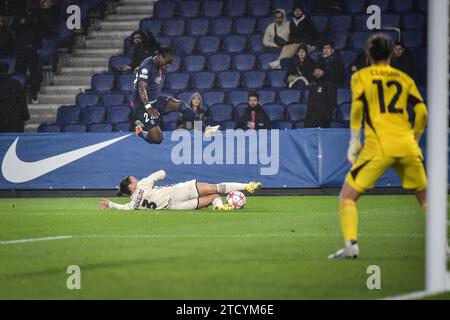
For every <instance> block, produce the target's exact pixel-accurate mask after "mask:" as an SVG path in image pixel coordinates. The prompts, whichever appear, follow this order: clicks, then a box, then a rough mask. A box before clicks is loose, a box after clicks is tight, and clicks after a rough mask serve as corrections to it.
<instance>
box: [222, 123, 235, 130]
mask: <svg viewBox="0 0 450 320" xmlns="http://www.w3.org/2000/svg"><path fill="white" fill-rule="evenodd" d="M235 128H236V121H224V122H222V124H221V125H220V130H234V129H235Z"/></svg>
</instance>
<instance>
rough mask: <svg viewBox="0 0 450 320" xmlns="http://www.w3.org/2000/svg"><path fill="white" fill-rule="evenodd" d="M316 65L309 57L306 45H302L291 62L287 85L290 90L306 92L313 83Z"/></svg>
mask: <svg viewBox="0 0 450 320" xmlns="http://www.w3.org/2000/svg"><path fill="white" fill-rule="evenodd" d="M315 65H316V63H315V62H314V60H313V59H311V57H310V56H309V55H308V48H307V46H306V44H301V45H300V47H299V49H298V51H297V54H296V55H295V56H294V57H292V59H291V61H290V62H289V66H288V69H287V75H286V83H287V85H288V86H289V88H296V89H299V90H301V91H306V90H307V89H308V87H309V85H310V83H311V82H312V81H313V79H314V78H313V73H314V69H315Z"/></svg>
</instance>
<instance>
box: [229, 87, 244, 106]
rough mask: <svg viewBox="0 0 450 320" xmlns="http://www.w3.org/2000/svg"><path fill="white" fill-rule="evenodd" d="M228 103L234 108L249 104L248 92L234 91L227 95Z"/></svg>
mask: <svg viewBox="0 0 450 320" xmlns="http://www.w3.org/2000/svg"><path fill="white" fill-rule="evenodd" d="M227 97H228V102H229V103H231V104H232V105H234V106H237V105H239V104H242V103H244V104H245V105H247V102H248V91H244V90H233V91H231V92H229V93H228V94H227Z"/></svg>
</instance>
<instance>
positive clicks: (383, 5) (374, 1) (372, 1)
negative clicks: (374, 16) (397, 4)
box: [366, 0, 403, 12]
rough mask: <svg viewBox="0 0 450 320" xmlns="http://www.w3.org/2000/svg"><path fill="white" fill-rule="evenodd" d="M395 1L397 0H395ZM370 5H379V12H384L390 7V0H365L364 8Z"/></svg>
mask: <svg viewBox="0 0 450 320" xmlns="http://www.w3.org/2000/svg"><path fill="white" fill-rule="evenodd" d="M396 1H398V0H396ZM400 1H403V0H400ZM371 5H376V6H378V7H380V9H381V12H386V11H388V10H389V9H390V7H391V0H366V8H367V7H369V6H371Z"/></svg>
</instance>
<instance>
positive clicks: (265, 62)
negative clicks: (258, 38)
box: [258, 53, 278, 70]
mask: <svg viewBox="0 0 450 320" xmlns="http://www.w3.org/2000/svg"><path fill="white" fill-rule="evenodd" d="M276 59H278V54H276V53H263V54H260V55H259V57H258V62H259V68H260V69H261V70H271V68H270V67H269V62H272V61H274V60H276Z"/></svg>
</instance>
